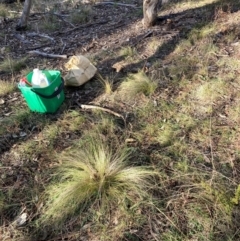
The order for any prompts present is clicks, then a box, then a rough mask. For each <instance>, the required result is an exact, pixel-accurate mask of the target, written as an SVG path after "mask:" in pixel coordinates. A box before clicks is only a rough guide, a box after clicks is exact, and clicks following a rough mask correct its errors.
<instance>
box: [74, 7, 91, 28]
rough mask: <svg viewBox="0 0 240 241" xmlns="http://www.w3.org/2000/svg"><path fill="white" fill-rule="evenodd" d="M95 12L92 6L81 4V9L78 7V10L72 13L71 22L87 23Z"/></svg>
mask: <svg viewBox="0 0 240 241" xmlns="http://www.w3.org/2000/svg"><path fill="white" fill-rule="evenodd" d="M92 13H93V10H92V8H91V7H90V6H84V5H81V6H80V9H78V10H77V11H74V12H73V13H72V14H71V17H70V19H71V22H72V23H73V24H84V23H87V22H88V21H89V20H90V17H91V15H92Z"/></svg>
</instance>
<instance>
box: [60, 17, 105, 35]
mask: <svg viewBox="0 0 240 241" xmlns="http://www.w3.org/2000/svg"><path fill="white" fill-rule="evenodd" d="M104 23H108V21H106V20H104V21H99V22H95V23H87V24H83V25H80V26H77V27H75V28H72V29H69V30H67V31H64V32H57V33H59V34H69V33H71V32H73V31H75V30H78V29H81V28H88V27H91V26H93V25H97V24H104ZM55 34H56V33H55Z"/></svg>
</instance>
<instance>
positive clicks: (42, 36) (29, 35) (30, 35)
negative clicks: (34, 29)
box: [26, 33, 55, 42]
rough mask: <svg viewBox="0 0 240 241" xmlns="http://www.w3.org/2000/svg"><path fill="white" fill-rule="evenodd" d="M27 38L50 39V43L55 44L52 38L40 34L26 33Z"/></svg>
mask: <svg viewBox="0 0 240 241" xmlns="http://www.w3.org/2000/svg"><path fill="white" fill-rule="evenodd" d="M26 35H27V36H28V37H41V38H47V39H50V40H51V41H52V42H55V40H54V38H52V37H50V36H48V35H46V34H40V33H27V34H26Z"/></svg>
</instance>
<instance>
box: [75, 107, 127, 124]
mask: <svg viewBox="0 0 240 241" xmlns="http://www.w3.org/2000/svg"><path fill="white" fill-rule="evenodd" d="M78 105H79V106H80V107H81V108H82V109H96V110H101V111H104V112H107V113H110V114H112V115H114V116H117V117H119V118H121V119H123V121H124V122H125V118H124V117H123V116H122V115H120V114H118V113H117V112H115V111H112V110H109V109H107V108H103V107H100V106H96V105H81V104H78Z"/></svg>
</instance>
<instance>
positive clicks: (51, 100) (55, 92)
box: [18, 70, 65, 113]
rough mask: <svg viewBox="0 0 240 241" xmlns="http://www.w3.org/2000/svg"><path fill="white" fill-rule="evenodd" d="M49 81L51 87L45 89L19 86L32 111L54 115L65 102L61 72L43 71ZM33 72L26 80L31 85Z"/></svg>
mask: <svg viewBox="0 0 240 241" xmlns="http://www.w3.org/2000/svg"><path fill="white" fill-rule="evenodd" d="M42 72H43V73H44V74H45V75H46V77H47V79H48V81H49V83H50V84H49V86H47V87H45V88H37V87H31V86H27V85H25V86H22V85H20V84H19V85H18V88H19V89H20V90H21V92H22V95H23V97H24V99H25V100H26V102H27V105H28V107H29V109H30V110H31V111H35V112H40V113H54V112H56V111H57V109H58V108H59V107H60V105H61V104H62V103H63V101H64V98H65V97H64V92H63V88H64V82H63V79H62V78H61V74H60V71H56V70H43V71H42ZM32 75H33V72H30V73H29V74H28V75H27V76H26V79H27V81H28V82H30V83H31V81H32Z"/></svg>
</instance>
